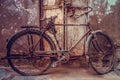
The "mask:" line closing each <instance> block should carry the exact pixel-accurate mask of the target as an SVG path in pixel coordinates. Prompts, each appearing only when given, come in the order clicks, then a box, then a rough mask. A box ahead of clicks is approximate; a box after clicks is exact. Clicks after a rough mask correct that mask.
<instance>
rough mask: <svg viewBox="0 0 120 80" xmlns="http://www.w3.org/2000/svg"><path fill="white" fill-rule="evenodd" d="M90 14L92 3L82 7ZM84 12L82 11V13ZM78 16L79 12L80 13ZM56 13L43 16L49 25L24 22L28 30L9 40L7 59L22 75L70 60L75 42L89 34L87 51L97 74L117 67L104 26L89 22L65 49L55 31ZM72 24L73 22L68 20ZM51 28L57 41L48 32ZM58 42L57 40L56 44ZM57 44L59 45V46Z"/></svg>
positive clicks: (38, 73)
mask: <svg viewBox="0 0 120 80" xmlns="http://www.w3.org/2000/svg"><path fill="white" fill-rule="evenodd" d="M80 9H81V10H85V12H84V14H82V15H87V14H88V13H89V12H91V11H92V8H91V7H84V8H82V7H81V8H80ZM80 16H81V15H80ZM77 17H78V16H77ZM56 18H57V16H51V17H50V18H43V19H41V20H42V21H46V20H47V21H48V23H47V24H46V26H45V27H44V28H42V29H41V30H38V29H37V28H40V27H37V26H22V28H24V29H25V30H22V31H20V32H18V33H16V34H15V35H14V36H12V37H11V39H10V40H9V42H8V44H7V57H6V58H7V60H8V63H9V65H10V66H11V68H12V69H13V70H14V71H16V72H17V73H19V74H21V75H40V74H43V73H44V72H45V71H47V70H48V69H49V68H50V67H51V66H52V67H55V66H56V65H57V64H58V63H60V62H62V61H69V59H70V53H71V52H72V50H73V49H74V48H75V46H76V45H77V44H78V43H79V42H80V41H81V40H82V39H83V38H86V37H87V41H86V53H85V55H86V56H88V58H89V61H88V63H89V65H90V66H91V68H92V69H93V70H94V71H95V72H96V73H98V74H105V73H108V72H110V71H112V69H113V68H114V63H115V49H114V44H113V42H112V40H111V39H110V38H109V36H108V35H106V34H105V33H103V32H102V30H96V31H93V30H92V28H91V26H90V24H89V23H87V24H80V25H81V26H86V27H87V31H86V33H85V34H84V35H83V36H82V37H81V38H80V39H79V40H78V41H77V42H76V43H75V44H74V45H73V46H72V47H71V48H70V49H68V50H63V49H62V48H61V46H60V44H59V40H58V39H57V36H56V33H57V30H56V27H55V26H56V25H60V24H55V19H56ZM68 25H71V24H68ZM49 31H50V32H51V33H52V35H53V37H54V41H53V40H52V39H51V37H50V36H49V35H48V32H49ZM55 43H56V44H55ZM56 46H57V47H58V49H57V48H56Z"/></svg>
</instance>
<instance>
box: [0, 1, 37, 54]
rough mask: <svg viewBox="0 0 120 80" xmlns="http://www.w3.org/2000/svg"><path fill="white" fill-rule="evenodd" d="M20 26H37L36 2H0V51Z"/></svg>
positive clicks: (3, 50)
mask: <svg viewBox="0 0 120 80" xmlns="http://www.w3.org/2000/svg"><path fill="white" fill-rule="evenodd" d="M22 25H38V1H37V0H0V51H2V52H5V51H6V48H5V47H6V44H7V42H6V40H7V39H9V38H10V37H11V36H12V35H14V34H15V33H16V32H18V31H19V30H21V29H20V26H22Z"/></svg>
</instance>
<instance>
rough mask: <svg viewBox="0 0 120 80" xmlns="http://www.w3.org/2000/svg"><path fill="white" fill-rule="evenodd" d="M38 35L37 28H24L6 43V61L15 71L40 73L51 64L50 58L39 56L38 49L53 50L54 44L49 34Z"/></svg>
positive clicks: (22, 73)
mask: <svg viewBox="0 0 120 80" xmlns="http://www.w3.org/2000/svg"><path fill="white" fill-rule="evenodd" d="M40 35H41V32H40V31H38V30H24V31H21V32H19V33H17V34H16V35H14V36H13V37H12V38H11V39H10V41H9V43H8V45H7V57H8V63H9V65H10V66H11V67H12V69H13V70H14V71H16V72H17V73H19V74H21V75H25V76H26V75H27V76H28V75H29V76H30V75H40V74H43V72H45V71H46V70H47V69H48V68H49V67H50V65H51V64H52V58H51V57H50V56H41V53H39V51H41V50H42V51H51V50H55V45H54V43H53V41H52V40H51V39H50V37H49V36H47V35H46V34H43V35H42V37H41V36H40ZM41 38H42V44H40V39H41ZM44 54H47V53H44ZM42 55H43V53H42Z"/></svg>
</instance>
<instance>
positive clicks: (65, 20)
mask: <svg viewBox="0 0 120 80" xmlns="http://www.w3.org/2000/svg"><path fill="white" fill-rule="evenodd" d="M65 1H66V2H65ZM64 3H65V4H71V6H77V7H81V6H82V7H83V6H87V4H88V3H87V1H85V0H44V2H43V5H44V6H43V10H44V17H50V16H54V15H58V18H57V19H56V22H55V23H56V24H73V26H64V25H61V26H56V28H57V31H58V33H57V37H58V38H59V41H60V45H61V46H62V48H64V46H65V49H69V48H70V47H71V46H72V45H73V44H74V43H75V42H76V41H77V40H78V39H80V38H81V36H82V35H83V34H84V32H85V30H86V28H85V27H84V26H74V24H82V23H85V21H86V18H85V16H82V17H79V18H75V17H70V15H71V13H70V12H69V11H68V9H67V8H65V6H64ZM81 13H82V11H79V10H76V12H75V14H81ZM64 27H65V28H64ZM64 29H65V30H64ZM64 31H65V33H64ZM64 36H65V37H64ZM64 39H65V40H64ZM83 49H84V40H82V42H81V43H79V44H78V46H76V48H75V50H74V52H73V54H75V55H82V53H83V51H84V50H83Z"/></svg>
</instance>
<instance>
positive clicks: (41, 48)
mask: <svg viewBox="0 0 120 80" xmlns="http://www.w3.org/2000/svg"><path fill="white" fill-rule="evenodd" d="M39 7H40V8H39V17H40V19H39V23H40V25H39V26H40V30H41V29H42V26H43V24H42V21H41V19H42V18H43V13H44V11H43V0H39ZM40 50H44V45H43V39H40Z"/></svg>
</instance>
